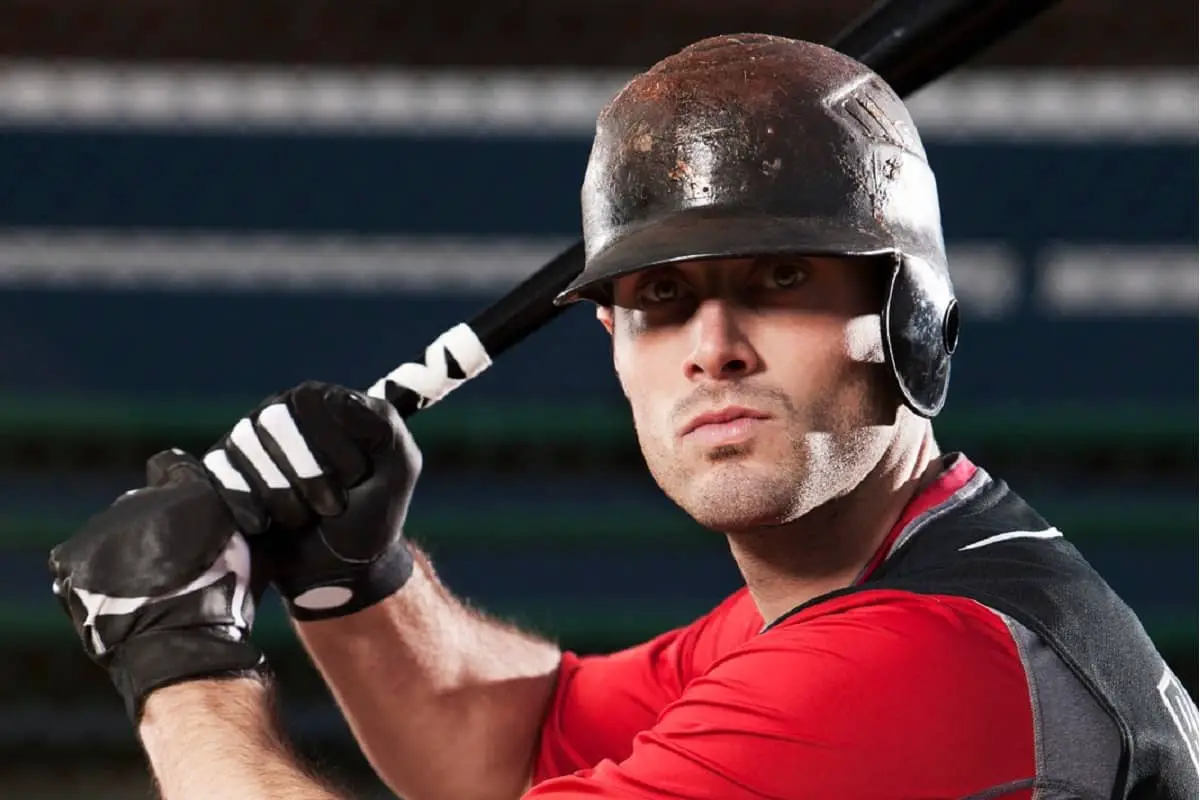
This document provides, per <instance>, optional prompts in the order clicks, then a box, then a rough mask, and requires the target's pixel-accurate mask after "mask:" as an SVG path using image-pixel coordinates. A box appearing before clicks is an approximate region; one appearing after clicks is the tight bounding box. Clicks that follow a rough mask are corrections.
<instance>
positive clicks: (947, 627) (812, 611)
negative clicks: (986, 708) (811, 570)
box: [746, 589, 1020, 670]
mask: <svg viewBox="0 0 1200 800" xmlns="http://www.w3.org/2000/svg"><path fill="white" fill-rule="evenodd" d="M831 645H833V646H836V647H837V652H838V653H839V654H840V656H841V658H842V659H846V658H852V657H856V656H857V660H858V661H860V662H861V663H858V664H856V666H858V667H859V668H860V669H865V670H876V669H879V668H880V667H881V666H882V665H884V664H886V665H887V667H888V668H889V669H895V668H896V667H899V666H903V665H908V664H910V663H911V664H913V665H914V666H916V665H920V664H923V663H924V662H926V661H931V660H934V659H935V658H936V659H937V660H939V661H942V662H945V661H947V660H953V661H959V660H964V659H967V660H972V661H973V660H974V659H976V658H978V657H979V656H981V655H983V654H985V653H992V654H995V655H999V656H1001V658H1000V661H999V662H998V663H996V664H995V665H994V666H996V667H1002V668H1005V669H1007V668H1010V667H1014V666H1015V667H1017V668H1019V667H1020V661H1019V656H1018V653H1017V649H1016V644H1015V641H1014V639H1013V634H1012V631H1011V630H1010V629H1009V627H1008V624H1007V623H1006V621H1005V619H1004V618H1003V617H1002V616H1001V615H999V614H997V613H995V612H994V611H993V610H991V609H990V608H988V607H986V606H984V605H982V604H980V603H978V602H976V601H974V600H970V599H968V598H965V597H958V596H950V595H939V594H925V593H917V592H909V591H904V590H898V589H863V590H861V591H857V592H853V593H851V594H847V595H843V596H840V597H835V598H832V599H830V600H827V601H825V602H821V603H817V604H816V605H813V606H810V607H807V608H803V609H801V610H799V611H797V612H796V613H794V614H792V615H790V616H788V617H786V618H784V619H782V620H781V621H780V622H778V623H777V624H776V625H774V626H773V627H772V628H771V629H770V630H768V631H766V632H765V633H764V634H762V635H761V636H759V637H757V638H756V640H754V641H752V642H749V643H747V647H746V652H747V654H750V653H753V652H755V651H762V652H764V653H772V654H774V655H776V656H782V657H788V656H791V657H795V658H808V657H812V656H813V655H814V654H819V653H821V652H824V650H825V648H827V647H829V646H831ZM981 666H987V664H984V665H981Z"/></svg>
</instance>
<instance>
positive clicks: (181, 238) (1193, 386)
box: [0, 0, 1200, 798]
mask: <svg viewBox="0 0 1200 800" xmlns="http://www.w3.org/2000/svg"><path fill="white" fill-rule="evenodd" d="M866 5H867V3H866V2H863V0H854V1H853V2H850V1H849V0H846V1H844V2H839V3H818V2H815V1H814V0H795V1H794V2H791V3H787V4H782V3H775V2H767V0H741V2H740V3H737V4H733V3H722V2H717V0H692V2H687V3H684V2H680V1H679V0H638V2H632V0H590V1H589V2H583V1H581V0H525V1H524V2H510V3H495V2H492V3H484V2H476V1H475V0H458V2H454V3H434V4H428V5H424V4H420V5H414V4H405V3H392V2H376V3H359V4H348V3H331V2H323V1H322V0H288V1H287V2H279V1H277V0H238V1H237V2H233V1H232V0H204V2H200V0H171V2H160V0H120V2H118V1H117V0H88V2H80V1H79V0H36V2H35V1H34V0H24V2H21V1H20V0H10V1H9V2H6V3H5V4H4V6H3V9H4V12H5V15H4V16H5V19H4V24H3V25H0V59H2V62H0V175H2V176H4V178H3V183H2V190H0V578H2V580H0V643H2V644H0V647H2V651H0V652H2V655H0V677H2V678H3V679H2V680H0V764H2V765H3V766H2V767H0V797H5V798H7V797H14V798H17V797H21V798H25V797H28V798H51V797H53V798H68V797H70V798H109V797H113V798H115V797H122V798H124V797H147V796H149V795H148V794H147V792H148V788H147V786H148V785H147V783H146V781H145V773H144V770H143V769H142V767H141V762H140V760H139V758H138V753H137V750H136V747H135V741H134V739H133V734H132V731H131V729H130V728H129V726H128V724H127V723H126V722H125V720H124V719H123V717H122V716H121V711H120V707H119V704H118V701H117V698H116V695H115V694H114V693H113V692H112V691H111V689H110V688H109V687H108V685H107V684H106V683H105V678H104V676H103V675H102V674H101V673H100V672H99V670H97V669H96V668H94V667H93V666H92V665H91V664H90V663H88V662H87V661H86V659H85V657H84V655H83V653H82V651H81V650H80V648H79V647H78V646H77V645H76V643H75V641H74V640H73V638H72V633H71V630H70V628H69V626H68V624H67V623H66V621H65V619H64V618H62V617H61V616H60V614H59V612H58V611H57V609H56V608H55V607H54V606H53V604H52V597H51V594H50V591H49V586H48V581H47V578H46V573H45V569H44V562H45V555H46V552H47V550H48V549H49V547H51V546H52V544H54V543H56V542H58V541H61V540H62V539H63V538H65V537H66V536H67V535H69V533H70V532H71V531H72V529H73V527H74V526H75V525H77V524H78V523H79V522H80V521H81V520H82V519H83V518H84V517H86V516H87V515H88V514H89V513H92V512H94V511H95V510H97V509H98V508H99V507H101V506H102V505H104V504H107V503H108V502H109V501H110V500H111V499H112V498H113V497H114V496H115V495H117V494H118V493H120V492H121V491H123V490H125V489H126V488H129V487H131V486H133V485H137V484H139V483H140V481H141V478H140V468H141V463H142V461H143V460H144V459H145V457H146V456H148V455H149V454H151V453H153V452H155V451H156V450H158V449H161V448H163V447H166V446H173V445H175V446H183V447H187V448H189V449H194V450H196V451H203V450H204V449H206V448H207V447H208V446H209V445H210V444H211V443H212V442H214V441H215V439H216V437H217V436H218V435H219V434H220V433H221V432H222V431H223V430H224V429H225V428H226V427H228V426H229V425H230V424H232V422H234V421H235V420H236V419H237V418H238V417H239V416H240V415H241V414H242V413H243V412H244V411H245V410H247V409H248V408H250V407H251V406H253V405H254V404H255V403H256V402H257V400H258V399H260V398H261V397H263V396H265V395H267V394H270V393H272V392H274V391H277V390H280V389H283V388H285V387H287V386H289V385H291V384H293V383H296V382H298V381H301V380H304V379H308V378H319V379H324V380H330V381H337V382H343V383H347V384H349V385H352V386H364V387H365V386H366V385H368V384H370V383H371V382H373V381H374V379H375V378H377V377H378V376H379V375H381V374H383V373H384V372H386V371H387V370H388V369H390V368H391V367H393V366H395V365H396V364H397V363H399V362H400V361H401V360H404V359H406V358H408V357H410V356H412V355H415V354H416V353H418V352H419V351H420V350H421V349H422V348H423V347H424V345H425V344H426V343H427V342H428V341H430V340H431V338H432V337H433V336H435V335H436V334H438V333H440V332H441V331H442V330H444V329H445V328H447V327H449V326H450V325H452V324H454V323H456V322H458V321H460V320H462V319H465V318H467V317H468V316H470V315H471V314H472V313H474V312H475V311H476V310H478V309H480V308H481V307H482V306H483V305H484V304H486V303H487V302H488V301H489V299H490V298H493V297H495V296H497V295H498V293H500V292H502V291H503V290H504V289H505V288H507V287H508V286H510V285H512V284H513V283H514V282H515V281H517V280H519V279H520V278H521V277H523V276H525V275H526V274H528V273H529V272H531V271H532V270H533V269H535V268H536V267H538V266H540V265H541V263H543V261H544V260H545V259H546V258H548V257H549V256H551V255H553V254H554V253H556V252H557V251H558V250H559V249H561V248H562V247H564V246H565V245H567V244H568V243H570V241H571V240H573V239H574V238H575V237H576V236H577V235H578V231H579V220H578V214H579V208H578V189H579V183H580V180H581V177H582V171H583V166H584V163H585V161H586V158H587V152H588V147H589V142H590V133H591V128H592V125H593V121H594V116H595V113H596V112H597V110H598V109H599V108H600V106H601V105H602V104H603V103H604V102H605V101H606V100H607V98H608V97H609V96H610V95H611V94H612V93H613V92H614V91H615V90H616V89H617V88H618V87H619V86H620V85H621V83H622V82H623V81H624V80H625V79H626V78H628V77H629V76H630V75H631V74H632V73H633V72H634V71H636V70H637V69H639V68H641V67H644V66H647V65H649V64H651V63H653V62H654V61H656V60H658V59H659V58H661V57H663V56H665V55H667V54H668V53H670V52H673V51H674V50H676V49H678V48H680V47H682V46H684V45H685V44H687V43H689V42H691V41H693V40H695V39H698V38H701V37H703V36H706V35H710V34H715V33H728V32H737V31H763V32H771V33H779V34H785V35H794V36H799V37H803V38H809V39H814V40H818V41H820V40H825V39H827V38H828V37H830V36H831V35H832V34H833V33H834V32H835V31H836V30H838V29H839V28H840V27H842V26H843V25H845V24H846V23H847V22H849V21H850V20H851V18H852V17H853V16H854V15H855V14H856V13H858V12H859V11H861V10H863V9H864V8H865V7H866ZM1196 30H1197V12H1196V7H1195V5H1194V4H1187V3H1174V2H1168V0H1146V2H1143V3H1139V4H1138V13H1137V14H1136V15H1135V14H1131V13H1130V10H1129V4H1128V3H1123V2H1118V0H1067V1H1066V2H1064V3H1063V4H1062V5H1061V6H1059V7H1058V8H1057V9H1055V10H1054V11H1052V12H1050V13H1048V14H1047V15H1045V16H1044V17H1043V18H1042V19H1040V20H1039V21H1037V22H1036V23H1035V24H1034V25H1033V26H1031V27H1030V28H1028V29H1027V30H1025V31H1022V32H1020V33H1018V34H1017V35H1015V36H1013V37H1012V38H1011V39H1009V40H1007V41H1006V42H1004V43H1003V44H1001V45H1000V46H998V47H997V48H996V49H995V50H994V51H992V52H991V53H989V54H987V55H986V56H985V57H983V58H981V59H979V60H978V61H976V62H974V63H972V64H971V66H970V68H969V69H964V70H962V71H961V72H959V73H957V74H955V75H954V76H953V77H951V78H948V79H946V80H944V81H942V82H940V83H938V84H937V85H936V86H933V87H930V88H928V89H927V90H925V91H923V92H921V93H920V94H919V95H917V96H915V97H914V98H912V101H911V107H912V109H913V112H914V115H915V117H916V119H917V122H918V124H919V125H920V127H921V129H922V132H923V135H924V137H925V139H926V143H927V145H928V149H929V153H930V157H931V159H932V162H933V165H934V168H935V170H936V171H937V174H938V176H939V182H940V187H941V193H942V204H943V210H944V215H945V225H946V235H947V240H948V242H949V245H950V248H951V259H952V265H953V270H954V278H955V281H956V283H957V285H958V289H959V292H960V294H961V296H962V300H963V306H964V310H965V322H964V333H963V340H962V346H961V348H960V350H959V354H958V356H957V358H956V361H955V367H954V377H953V380H952V383H951V400H950V407H949V410H947V411H946V413H945V415H944V418H943V419H941V420H939V423H938V428H939V430H940V437H941V440H942V443H943V445H944V446H945V447H947V448H955V449H958V448H961V449H964V450H966V451H967V452H968V454H970V455H971V456H972V457H973V458H974V459H975V460H976V461H978V462H980V463H982V464H983V465H984V466H985V467H987V468H988V469H989V470H990V471H991V472H992V473H993V474H996V475H998V476H1000V477H1003V478H1005V479H1007V480H1008V481H1009V482H1010V483H1011V484H1013V485H1014V486H1015V488H1016V489H1017V490H1018V491H1020V492H1022V493H1024V494H1025V495H1026V496H1027V497H1028V498H1029V499H1030V500H1031V501H1033V502H1034V503H1035V504H1036V505H1039V506H1040V507H1041V509H1042V511H1043V513H1044V514H1045V515H1047V516H1048V517H1050V519H1051V520H1052V521H1054V522H1055V523H1056V524H1057V525H1058V526H1059V527H1060V528H1062V529H1063V530H1064V531H1066V532H1067V534H1068V536H1069V537H1071V538H1072V539H1073V540H1074V541H1075V542H1076V543H1077V544H1078V545H1079V546H1080V547H1081V549H1082V550H1083V551H1084V552H1085V554H1086V555H1087V556H1088V557H1089V558H1090V559H1091V560H1092V561H1093V563H1094V564H1095V565H1096V566H1097V567H1098V568H1099V569H1100V571H1101V572H1102V573H1103V574H1104V575H1105V576H1106V577H1107V578H1108V580H1109V581H1110V582H1111V583H1112V584H1113V586H1114V587H1116V589H1117V590H1118V591H1119V592H1120V593H1121V594H1122V595H1123V596H1124V597H1126V598H1127V599H1128V600H1129V602H1131V603H1132V605H1133V606H1134V608H1135V609H1136V610H1137V611H1138V612H1139V613H1140V614H1141V616H1142V619H1143V620H1144V622H1145V624H1146V626H1147V628H1148V629H1149V630H1150V632H1151V633H1152V634H1153V636H1154V637H1155V638H1156V640H1157V641H1158V642H1159V643H1160V646H1161V647H1162V648H1163V650H1164V651H1165V652H1166V653H1167V654H1168V655H1169V657H1170V659H1171V660H1172V662H1173V664H1174V666H1175V668H1176V670H1177V671H1178V672H1179V674H1180V675H1181V677H1182V678H1183V680H1184V682H1185V683H1186V684H1187V685H1188V687H1189V689H1190V690H1191V691H1192V692H1193V694H1195V691H1196V677H1197V676H1196V672H1197V666H1196V651H1197V605H1196V599H1197V570H1196V565H1197V541H1198V539H1197V506H1196V487H1197V461H1196V457H1197V421H1196V420H1197V417H1196V414H1195V410H1196V396H1197V371H1196V368H1197V361H1198V354H1197V218H1198V215H1200V209H1198V205H1197V193H1196V183H1194V182H1193V181H1194V180H1196V175H1197V174H1198V172H1200V164H1198V161H1197V90H1196V72H1195V64H1196V38H1195V31H1196ZM414 429H415V430H416V432H417V435H418V439H419V441H420V443H421V444H422V446H423V448H424V450H425V453H426V459H427V460H426V464H427V466H426V470H425V475H424V478H423V480H422V485H421V488H420V490H419V494H418V499H417V501H416V505H415V508H414V510H413V513H412V525H411V527H412V533H413V535H414V538H416V539H418V540H420V541H421V542H422V543H423V544H424V545H425V546H426V547H427V548H429V549H430V550H431V551H432V553H433V555H434V558H435V559H436V562H437V563H438V565H439V567H440V570H441V572H442V573H443V575H444V577H445V579H446V580H447V581H448V582H449V584H450V586H451V588H452V589H454V590H455V591H457V592H459V593H460V594H463V595H465V596H467V597H469V598H470V599H471V600H473V601H474V602H476V603H478V604H480V605H482V606H484V607H485V608H487V609H489V610H492V611H494V612H497V613H500V614H504V615H507V616H509V617H511V618H514V619H519V620H522V621H524V622H526V623H527V624H530V625H534V626H537V627H539V628H540V629H541V630H543V631H545V632H546V633H548V634H550V635H554V636H556V637H558V638H559V639H560V640H561V641H562V642H563V644H564V645H565V646H567V647H571V648H575V649H577V650H581V651H603V650H609V649H613V648H616V647H620V646H622V645H625V644H630V643H633V642H635V641H638V640H640V639H642V638H644V637H646V636H649V635H652V634H654V633H656V632H658V631H660V630H663V629H665V628H667V627H669V626H673V625H676V624H680V623H683V622H686V621H688V620H689V619H690V618H692V617H693V616H694V615H696V614H698V613H701V612H703V611H704V610H706V609H707V608H709V607H710V606H711V605H713V604H714V603H715V602H716V601H718V600H719V599H720V598H722V597H723V596H724V595H725V594H726V593H728V592H729V591H731V590H732V589H734V588H735V587H736V586H737V585H738V576H737V574H736V572H735V570H734V568H733V566H732V564H731V562H730V560H729V558H728V554H727V551H726V550H725V548H724V545H723V542H722V541H721V540H720V537H717V536H714V535H712V534H707V533H705V532H702V531H697V530H695V529H694V527H693V526H692V525H691V523H690V522H689V521H688V520H687V519H686V518H685V517H683V516H682V515H681V513H679V512H678V511H676V510H675V509H674V508H673V507H672V506H671V505H670V504H669V503H668V502H667V501H666V500H665V499H664V498H662V497H661V496H660V495H659V494H658V492H657V490H656V488H655V487H654V485H653V483H652V482H651V481H650V480H649V478H648V477H647V476H646V475H645V474H644V468H643V466H642V463H641V460H640V456H639V454H638V452H637V449H636V443H635V442H634V441H633V439H632V435H631V431H630V425H629V420H628V417H627V413H626V411H625V408H624V406H623V403H622V398H621V397H620V394H619V392H618V391H617V388H616V385H615V382H614V379H613V375H612V370H611V367H610V365H609V363H608V361H607V352H606V343H605V340H604V336H603V334H602V332H601V330H600V329H599V327H598V326H597V325H595V323H594V322H593V321H592V320H591V318H590V316H589V314H588V311H587V310H584V309H576V310H573V311H571V312H569V313H568V314H567V315H566V316H565V317H564V318H563V319H561V320H559V321H558V322H557V323H556V324H555V325H554V326H553V327H552V328H551V329H549V330H546V331H545V332H543V333H541V334H540V335H538V336H536V337H535V338H534V339H533V340H530V341H528V342H527V343H525V344H524V345H523V346H521V347H520V348H519V349H518V350H517V351H514V352H512V353H510V354H509V355H507V356H505V357H504V359H503V361H502V362H501V363H499V364H498V365H497V366H496V367H494V368H493V369H492V370H491V371H490V372H489V373H487V374H485V375H484V376H483V377H481V378H480V379H479V380H478V381H477V382H475V383H473V384H472V385H471V386H470V387H468V388H465V389H463V390H462V391H461V392H460V393H458V394H455V395H454V396H453V398H451V399H449V400H447V401H446V402H445V403H444V405H442V406H439V407H438V408H437V409H435V410H434V411H431V412H430V413H429V414H427V415H423V416H421V417H420V418H419V419H417V420H415V421H414ZM464 498H470V502H469V503H465V502H464ZM259 632H260V634H261V639H262V640H263V642H264V643H265V645H266V647H267V648H268V651H269V653H270V655H271V657H272V660H273V661H274V663H275V664H276V667H277V669H278V671H279V672H280V673H281V675H282V680H283V684H284V687H285V689H284V693H285V699H286V709H287V718H288V724H289V726H290V730H291V732H292V733H293V735H295V736H296V737H297V738H298V739H299V740H300V741H301V742H302V744H303V746H304V748H305V752H306V753H308V754H310V755H311V756H313V757H314V758H315V759H316V760H317V762H318V764H319V765H320V766H321V767H322V768H323V769H326V770H327V771H334V772H336V773H337V774H339V775H341V776H342V777H343V778H344V779H345V780H346V781H348V782H351V783H353V784H354V785H357V786H359V787H360V788H361V791H363V792H364V795H363V796H367V795H366V792H368V791H369V789H368V788H367V787H375V790H376V791H377V784H374V783H373V782H372V780H371V777H370V775H369V773H368V772H367V771H366V769H365V767H364V764H363V762H362V760H361V758H360V757H359V756H358V755H357V753H356V751H355V749H354V747H353V744H352V742H351V740H350V739H349V738H348V736H347V734H346V732H345V729H344V727H343V726H342V725H341V723H340V721H339V718H338V716H337V714H336V712H335V711H334V709H333V706H332V705H331V703H330V701H329V699H328V696H327V695H326V694H325V693H324V691H323V690H322V689H321V687H320V684H319V682H318V681H317V679H316V678H315V676H314V674H313V672H312V670H311V669H310V668H309V667H308V666H307V664H306V662H305V659H304V656H303V654H302V653H300V652H299V651H298V649H297V648H296V647H295V645H294V643H293V641H292V638H291V636H290V635H289V633H288V630H287V627H286V624H285V622H284V621H283V619H282V617H281V616H280V614H279V613H278V609H277V608H274V607H272V608H271V609H269V610H268V611H267V612H265V613H264V615H263V618H262V621H261V623H260V626H259ZM378 796H386V795H383V794H379V795H378Z"/></svg>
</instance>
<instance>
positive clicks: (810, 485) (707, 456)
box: [642, 424, 886, 534]
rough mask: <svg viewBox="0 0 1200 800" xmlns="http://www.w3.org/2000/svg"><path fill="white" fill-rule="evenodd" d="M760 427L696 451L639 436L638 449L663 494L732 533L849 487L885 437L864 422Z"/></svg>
mask: <svg viewBox="0 0 1200 800" xmlns="http://www.w3.org/2000/svg"><path fill="white" fill-rule="evenodd" d="M837 428H841V430H837ZM835 431H836V432H835ZM767 435H768V436H770V437H772V438H770V439H765V438H762V437H759V438H756V439H754V440H751V441H750V442H747V443H744V444H743V443H739V444H731V445H722V446H719V447H715V448H711V449H709V450H707V451H706V452H705V453H704V454H703V455H701V456H700V457H696V456H691V457H684V455H683V454H682V453H680V452H679V451H678V450H673V449H672V448H671V446H670V443H664V442H662V441H660V440H654V441H646V440H645V438H643V441H642V451H643V455H644V456H645V458H646V463H647V465H648V466H649V468H650V472H651V474H652V475H653V476H654V479H655V481H656V482H657V483H658V485H659V488H661V489H662V491H663V492H664V493H665V494H666V495H667V497H669V498H670V499H671V500H672V501H673V502H674V503H675V504H676V505H678V506H679V507H680V508H681V509H682V510H683V511H685V512H686V513H687V514H688V515H689V516H691V517H692V518H693V519H694V520H695V521H696V522H697V523H699V524H700V525H702V526H704V527H706V528H709V529H711V530H714V531H718V532H721V533H731V534H732V533H742V532H747V531H754V530H761V529H763V528H770V527H772V526H777V525H783V524H785V523H788V522H792V521H794V520H796V519H799V518H800V517H803V516H804V515H806V514H809V513H810V512H812V511H813V510H814V509H817V508H819V507H821V506H823V505H825V504H826V503H828V502H829V501H830V500H833V499H835V498H837V497H840V496H842V495H845V494H848V493H850V492H852V491H853V490H854V489H855V487H857V486H858V484H859V483H861V481H862V480H863V479H864V478H865V477H866V474H867V473H868V472H869V471H870V470H871V469H872V468H873V467H874V465H875V464H876V463H877V462H878V460H879V458H881V457H882V455H883V452H884V450H885V449H886V437H882V438H881V436H880V433H879V431H878V430H874V431H873V430H872V429H871V428H870V427H869V426H867V425H865V424H864V425H863V426H858V425H850V426H845V427H843V426H836V427H835V428H834V430H833V431H830V432H824V431H822V432H813V431H803V430H800V429H799V427H798V426H797V427H793V426H788V427H787V428H785V429H784V430H782V431H778V432H771V433H770V434H767Z"/></svg>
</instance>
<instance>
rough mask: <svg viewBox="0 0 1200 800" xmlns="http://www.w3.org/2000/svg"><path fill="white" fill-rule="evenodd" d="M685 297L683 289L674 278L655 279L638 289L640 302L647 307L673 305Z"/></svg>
mask: <svg viewBox="0 0 1200 800" xmlns="http://www.w3.org/2000/svg"><path fill="white" fill-rule="evenodd" d="M681 297H683V287H681V286H680V285H679V281H677V280H675V279H674V278H654V279H653V280H649V281H646V283H644V284H643V285H642V286H641V288H640V289H638V300H639V301H640V302H642V303H643V304H645V305H657V304H660V303H671V302H674V301H676V300H678V299H680V298H681Z"/></svg>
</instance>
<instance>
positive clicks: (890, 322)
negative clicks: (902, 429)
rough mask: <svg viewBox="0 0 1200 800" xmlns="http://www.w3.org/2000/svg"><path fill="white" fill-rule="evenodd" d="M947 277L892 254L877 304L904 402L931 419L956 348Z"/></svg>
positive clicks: (886, 350) (918, 261) (955, 314)
mask: <svg viewBox="0 0 1200 800" xmlns="http://www.w3.org/2000/svg"><path fill="white" fill-rule="evenodd" d="M958 313H959V312H958V303H957V302H956V301H955V299H954V289H953V286H952V285H951V283H950V276H949V275H947V274H946V272H945V271H944V270H941V269H937V268H936V267H934V266H933V265H931V264H929V263H927V262H926V261H923V260H922V259H919V258H913V257H911V256H905V255H900V256H898V257H897V260H896V265H895V268H894V269H893V271H892V277H891V281H890V282H889V284H888V290H887V297H886V299H885V301H884V306H883V346H884V353H885V355H886V356H887V361H888V364H889V365H890V366H891V368H892V373H893V375H895V377H896V383H897V384H898V386H899V388H900V394H901V396H902V397H903V398H904V403H905V405H907V406H908V407H909V408H911V409H912V410H913V412H914V413H916V414H918V415H920V416H922V417H926V418H932V417H935V416H937V414H938V412H940V411H941V410H942V406H943V405H945V403H946V394H947V392H948V390H949V386H950V356H951V355H952V354H953V353H954V350H955V348H956V347H957V346H958V327H959V319H958Z"/></svg>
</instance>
